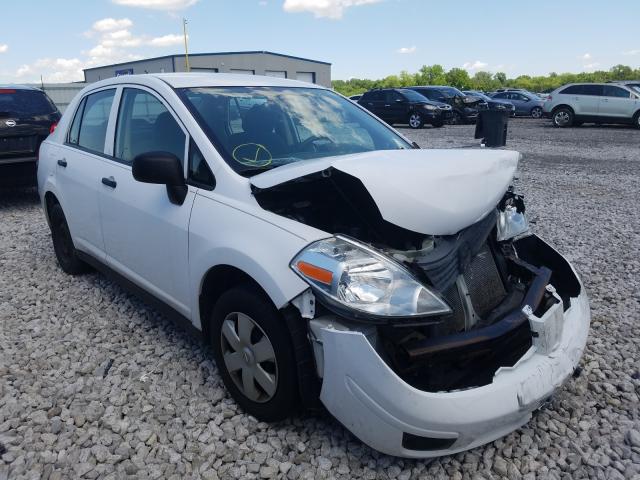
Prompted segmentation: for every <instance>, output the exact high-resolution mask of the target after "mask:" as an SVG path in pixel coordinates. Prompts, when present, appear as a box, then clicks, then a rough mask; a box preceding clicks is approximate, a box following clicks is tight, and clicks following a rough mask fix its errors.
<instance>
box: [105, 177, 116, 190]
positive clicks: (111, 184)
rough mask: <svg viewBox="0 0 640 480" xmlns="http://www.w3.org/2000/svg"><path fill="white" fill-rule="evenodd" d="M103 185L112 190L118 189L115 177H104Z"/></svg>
mask: <svg viewBox="0 0 640 480" xmlns="http://www.w3.org/2000/svg"><path fill="white" fill-rule="evenodd" d="M102 184H103V185H106V186H107V187H110V188H116V186H117V185H118V184H117V182H116V181H115V179H114V178H113V177H108V178H107V177H102Z"/></svg>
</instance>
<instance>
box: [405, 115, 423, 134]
mask: <svg viewBox="0 0 640 480" xmlns="http://www.w3.org/2000/svg"><path fill="white" fill-rule="evenodd" d="M408 122H409V126H410V127H411V128H413V129H414V130H418V129H420V128H422V127H424V118H422V115H420V114H419V113H418V112H411V113H410V114H409V120H408Z"/></svg>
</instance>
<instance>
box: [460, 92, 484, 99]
mask: <svg viewBox="0 0 640 480" xmlns="http://www.w3.org/2000/svg"><path fill="white" fill-rule="evenodd" d="M464 93H466V94H467V95H470V96H472V97H478V98H481V99H483V100H491V98H489V97H488V96H486V95H485V94H484V93H482V92H474V91H468V92H464Z"/></svg>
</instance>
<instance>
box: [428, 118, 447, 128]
mask: <svg viewBox="0 0 640 480" xmlns="http://www.w3.org/2000/svg"><path fill="white" fill-rule="evenodd" d="M431 126H432V127H434V128H440V127H443V126H444V121H443V120H438V121H435V122H433V123H432V124H431Z"/></svg>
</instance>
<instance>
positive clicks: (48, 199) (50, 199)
mask: <svg viewBox="0 0 640 480" xmlns="http://www.w3.org/2000/svg"><path fill="white" fill-rule="evenodd" d="M44 204H45V206H46V209H47V211H46V212H45V213H46V215H47V220H48V219H49V212H50V211H51V209H52V208H53V206H54V205H60V202H59V201H58V198H57V197H56V196H55V195H54V194H53V193H51V192H47V193H45V194H44Z"/></svg>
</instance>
